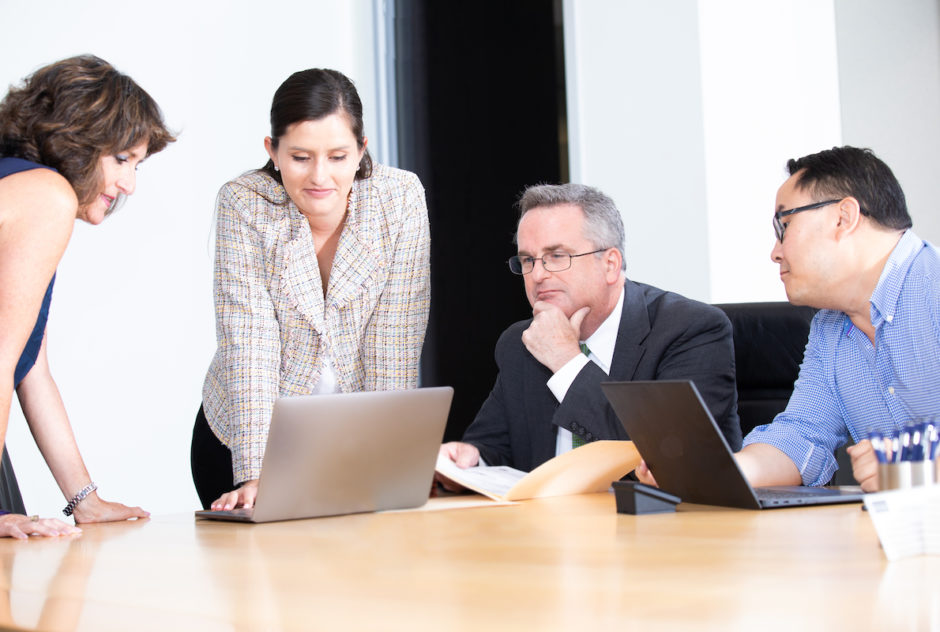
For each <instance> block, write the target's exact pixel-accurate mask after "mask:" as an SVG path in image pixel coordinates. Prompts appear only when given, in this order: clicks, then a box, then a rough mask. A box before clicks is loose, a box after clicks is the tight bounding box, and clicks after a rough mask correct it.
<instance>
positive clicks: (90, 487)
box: [62, 483, 98, 516]
mask: <svg viewBox="0 0 940 632" xmlns="http://www.w3.org/2000/svg"><path fill="white" fill-rule="evenodd" d="M96 489H98V486H97V485H95V484H94V483H88V484H87V485H85V487H83V488H82V491H80V492H78V493H77V494H75V495H74V496H72V500H70V501H69V504H67V505H66V506H65V509H63V510H62V513H64V514H65V515H66V516H71V515H72V512H73V511H74V510H75V507H76V506H77V505H78V503H80V502H82V501H83V500H85V497H86V496H87V495H88V494H90V493H92V492H93V491H95V490H96Z"/></svg>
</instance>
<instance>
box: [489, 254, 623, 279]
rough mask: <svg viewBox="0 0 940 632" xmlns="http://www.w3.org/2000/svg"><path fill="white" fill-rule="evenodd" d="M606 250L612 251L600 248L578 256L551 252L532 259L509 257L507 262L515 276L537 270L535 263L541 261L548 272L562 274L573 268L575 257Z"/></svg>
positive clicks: (528, 257)
mask: <svg viewBox="0 0 940 632" xmlns="http://www.w3.org/2000/svg"><path fill="white" fill-rule="evenodd" d="M605 250H610V248H600V249H599V250H592V251H591V252H582V253H580V254H577V255H572V254H568V253H567V252H549V253H548V254H544V255H542V256H541V257H532V256H529V255H523V256H519V255H516V256H514V257H509V259H507V260H506V263H508V264H509V270H510V271H511V272H512V273H513V274H529V273H530V272H532V270H534V269H535V262H536V261H541V262H542V267H543V268H545V271H546V272H562V271H563V270H567V269H568V268H570V267H571V260H572V259H574V258H575V257H586V256H587V255H595V254H597V253H599V252H604V251H605Z"/></svg>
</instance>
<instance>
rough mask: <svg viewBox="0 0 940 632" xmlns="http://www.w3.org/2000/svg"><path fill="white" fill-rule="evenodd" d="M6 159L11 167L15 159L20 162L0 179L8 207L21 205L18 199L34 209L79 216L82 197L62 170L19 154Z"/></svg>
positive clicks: (68, 216)
mask: <svg viewBox="0 0 940 632" xmlns="http://www.w3.org/2000/svg"><path fill="white" fill-rule="evenodd" d="M2 160H3V162H4V163H7V164H6V165H5V166H7V167H10V166H11V164H10V163H11V161H16V162H17V163H18V164H17V165H16V166H17V167H18V168H17V169H14V170H12V171H10V172H9V173H8V174H7V175H5V176H4V177H3V178H2V179H0V186H2V187H3V189H4V192H3V197H4V198H5V200H6V203H5V204H4V207H5V208H16V207H18V206H21V205H20V204H18V203H17V201H18V200H22V202H23V204H22V206H23V207H24V208H28V209H30V211H29V212H30V213H36V212H42V211H45V212H49V213H53V214H62V215H65V216H66V217H67V218H68V219H75V212H76V210H77V209H78V198H77V197H76V195H75V190H74V189H73V188H72V185H71V184H69V182H68V180H66V179H65V178H64V177H63V176H62V175H61V174H60V173H59V172H57V171H56V170H54V169H50V168H48V167H45V166H43V165H40V164H37V163H34V162H30V161H27V160H22V159H19V158H4V159H2Z"/></svg>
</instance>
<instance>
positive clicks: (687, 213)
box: [564, 0, 940, 302]
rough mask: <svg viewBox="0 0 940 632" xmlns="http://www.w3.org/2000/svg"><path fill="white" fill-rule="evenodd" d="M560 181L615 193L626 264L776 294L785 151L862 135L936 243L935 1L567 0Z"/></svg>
mask: <svg viewBox="0 0 940 632" xmlns="http://www.w3.org/2000/svg"><path fill="white" fill-rule="evenodd" d="M564 11H565V13H564V16H565V53H566V73H567V81H568V87H569V95H568V107H569V146H570V148H571V150H570V151H571V157H572V160H571V164H572V171H571V179H572V180H574V181H580V182H584V183H586V184H591V185H594V186H597V187H599V188H601V189H602V190H604V191H606V192H607V193H608V194H610V195H611V196H612V197H613V198H614V200H615V201H616V202H617V204H618V205H619V206H620V209H621V212H622V213H623V215H624V222H625V224H626V231H627V253H626V256H627V262H628V269H627V274H628V276H630V277H631V278H633V279H636V280H640V281H645V282H648V283H652V284H654V285H659V286H661V287H664V288H668V289H671V290H675V291H678V292H681V293H683V294H686V295H688V296H691V297H693V298H697V299H699V300H704V301H708V302H731V301H759V300H785V298H786V297H785V294H784V292H783V288H782V285H781V284H780V282H779V279H778V276H777V270H776V266H774V265H773V264H772V263H771V261H770V259H769V253H770V249H771V247H772V246H773V233H772V231H771V223H770V220H771V214H772V210H773V201H774V195H775V193H776V189H777V187H778V186H779V185H780V184H781V183H782V182H783V180H784V179H785V178H786V173H785V163H786V160H787V159H788V158H791V157H798V156H801V155H804V154H807V153H812V152H815V151H819V150H821V149H825V148H828V147H832V146H834V145H841V144H843V143H845V144H854V145H859V146H867V147H871V148H872V149H873V150H874V151H875V153H876V154H878V155H879V156H881V157H882V158H883V159H884V160H885V161H886V162H887V163H888V164H889V165H890V166H891V167H892V169H893V170H894V172H895V174H896V175H897V176H898V179H899V180H900V181H901V184H902V186H903V187H904V189H905V191H906V193H907V196H908V202H909V205H910V207H911V213H912V216H913V218H914V226H915V229H916V230H917V232H918V233H919V234H920V235H921V236H922V237H924V238H926V239H930V240H932V241H934V242H935V243H937V242H938V239H940V217H938V215H937V214H936V213H935V212H933V209H932V208H931V204H932V203H935V201H936V200H937V199H938V198H940V178H937V176H936V174H937V173H938V172H940V170H938V166H940V161H938V157H937V156H938V149H937V148H938V147H940V115H938V113H940V37H938V33H940V17H938V2H937V0H896V1H892V2H887V1H884V0H763V1H761V2H753V1H752V0H666V1H664V2H646V1H642V0H565V2H564Z"/></svg>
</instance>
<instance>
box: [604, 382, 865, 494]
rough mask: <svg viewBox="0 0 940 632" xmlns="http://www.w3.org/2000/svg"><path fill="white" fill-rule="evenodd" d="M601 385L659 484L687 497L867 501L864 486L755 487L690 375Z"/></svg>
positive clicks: (666, 489)
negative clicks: (745, 473) (651, 380)
mask: <svg viewBox="0 0 940 632" xmlns="http://www.w3.org/2000/svg"><path fill="white" fill-rule="evenodd" d="M601 388H603V389H604V394H605V395H606V396H607V399H608V400H610V404H611V406H613V408H614V412H616V413H617V417H619V418H620V422H621V423H622V424H623V427H624V428H625V429H626V431H627V434H628V435H629V437H630V439H631V440H632V441H633V442H634V444H635V445H636V447H637V450H639V452H640V455H641V456H642V457H643V459H644V460H645V461H646V464H647V465H648V466H649V468H650V471H651V472H652V473H653V476H654V477H656V482H657V484H659V486H660V488H662V489H663V490H664V491H667V492H669V493H671V494H675V495H677V496H679V497H680V498H681V499H682V500H683V501H684V502H690V503H698V504H703V505H720V506H723V507H740V508H742V509H770V508H776V507H790V506H795V505H827V504H834V503H847V502H862V497H863V495H864V494H863V493H862V491H861V489H860V488H859V487H842V488H835V487H803V486H798V485H795V486H792V487H789V486H782V487H757V488H754V487H751V485H750V483H748V482H747V479H745V478H744V474H743V473H742V472H741V470H740V468H738V463H737V461H736V460H735V458H734V456H733V455H732V453H731V449H730V448H729V447H728V443H727V441H725V438H724V435H722V434H721V431H720V430H719V429H718V425H717V424H716V423H715V420H714V419H713V418H712V415H711V412H709V410H708V407H707V406H706V405H705V402H703V401H702V397H701V396H700V395H699V393H698V390H697V389H696V388H695V384H693V383H692V382H691V381H689V380H663V381H655V382H605V383H602V384H601Z"/></svg>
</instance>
